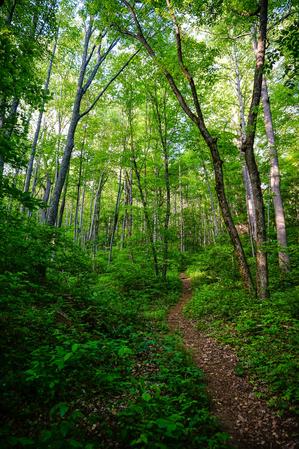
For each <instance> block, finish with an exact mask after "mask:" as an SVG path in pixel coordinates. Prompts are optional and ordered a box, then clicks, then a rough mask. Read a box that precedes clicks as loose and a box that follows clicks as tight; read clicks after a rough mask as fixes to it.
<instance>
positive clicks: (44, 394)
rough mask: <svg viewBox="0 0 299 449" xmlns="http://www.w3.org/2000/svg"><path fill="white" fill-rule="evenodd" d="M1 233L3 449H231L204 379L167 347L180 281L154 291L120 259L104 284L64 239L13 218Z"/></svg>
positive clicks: (142, 269)
mask: <svg viewBox="0 0 299 449" xmlns="http://www.w3.org/2000/svg"><path fill="white" fill-rule="evenodd" d="M4 230H5V232H2V234H3V235H4V238H3V239H2V240H1V246H0V249H1V251H0V254H1V268H2V273H3V274H1V276H0V283H1V289H0V291H1V295H0V301H1V302H0V304H1V312H2V314H1V321H0V323H1V336H2V338H1V348H0V349H1V369H2V370H3V377H2V379H3V380H2V383H1V397H2V405H3V410H4V416H5V418H4V419H3V420H2V423H1V436H0V441H1V447H3V448H14V447H16V448H23V447H29V448H30V447H32V448H36V447H38V448H39V449H43V448H45V449H46V448H47V449H54V448H55V449H59V448H63V449H65V448H67V449H71V448H76V447H77V448H84V449H92V448H93V449H96V448H105V449H106V448H107V447H108V448H109V447H111V448H112V447H116V446H117V447H120V448H124V449H125V448H129V447H133V448H140V449H141V448H150V447H154V448H170V447H171V448H185V447H190V448H194V449H195V448H198V447H201V448H214V449H220V448H221V449H224V448H226V447H228V446H227V443H226V440H227V437H226V435H225V434H223V433H221V432H219V429H218V425H217V423H216V421H215V419H214V418H213V417H212V416H211V415H210V413H209V409H208V401H207V397H206V393H205V387H204V383H203V377H202V373H201V371H200V370H198V369H197V368H195V367H194V366H193V365H192V363H191V361H190V357H189V356H188V355H187V354H186V353H185V352H184V350H183V349H182V347H181V343H180V341H178V340H177V339H176V338H174V337H170V336H165V329H166V325H165V321H164V317H165V313H166V310H167V308H168V307H169V305H170V304H173V303H174V301H175V300H176V299H177V297H178V293H179V282H178V280H177V273H173V275H172V276H170V277H169V279H168V282H167V284H162V283H159V282H158V283H155V282H153V279H154V278H153V273H152V268H151V265H150V263H149V262H148V261H147V260H146V259H145V257H144V255H142V254H139V258H138V260H137V261H135V263H132V261H131V262H130V263H128V262H127V260H128V259H127V258H126V256H128V254H126V252H125V251H124V252H123V253H120V255H119V257H118V258H115V261H114V262H113V264H112V265H110V266H109V270H107V265H106V270H105V272H104V273H103V272H102V273H101V274H98V275H96V274H95V272H92V270H91V261H90V259H89V258H88V256H87V254H86V253H84V252H83V251H82V250H81V249H80V248H79V246H78V245H76V244H74V243H73V242H72V241H71V240H70V239H69V238H68V237H66V236H65V235H64V233H63V232H61V231H59V230H57V229H53V228H48V227H46V226H40V225H38V224H37V223H36V222H35V221H34V220H31V219H24V217H22V218H20V217H19V216H18V215H17V214H15V215H10V214H8V213H6V214H3V215H2V217H1V231H4ZM98 262H100V261H98ZM101 266H102V267H103V264H102V263H96V268H97V270H102V269H101ZM4 267H5V270H6V271H4ZM135 281H136V282H135Z"/></svg>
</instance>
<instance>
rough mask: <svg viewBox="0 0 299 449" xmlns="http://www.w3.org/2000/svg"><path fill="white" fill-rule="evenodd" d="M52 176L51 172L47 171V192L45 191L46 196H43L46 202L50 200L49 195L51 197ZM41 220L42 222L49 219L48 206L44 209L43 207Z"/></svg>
mask: <svg viewBox="0 0 299 449" xmlns="http://www.w3.org/2000/svg"><path fill="white" fill-rule="evenodd" d="M51 184H52V181H51V176H50V174H49V173H47V175H46V187H45V192H44V196H43V201H44V202H45V203H47V202H48V201H49V197H50V192H51ZM41 221H42V223H45V222H46V221H47V208H46V207H45V208H44V209H42V211H41Z"/></svg>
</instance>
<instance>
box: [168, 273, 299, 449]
mask: <svg viewBox="0 0 299 449" xmlns="http://www.w3.org/2000/svg"><path fill="white" fill-rule="evenodd" d="M180 277H181V280H182V283H183V292H182V296H181V299H180V301H179V303H178V304H177V305H176V306H175V307H173V308H172V309H171V311H170V314H169V317H168V323H169V326H170V329H171V330H172V331H179V332H180V333H181V335H182V337H183V340H184V345H185V347H186V349H188V350H191V353H192V356H193V360H194V362H195V363H196V364H197V366H198V367H200V368H201V369H202V370H203V372H204V374H205V378H206V384H207V391H208V395H209V396H210V399H211V404H212V412H213V413H214V415H215V416H217V417H218V419H219V421H220V423H221V425H222V427H223V430H225V431H226V432H227V433H228V434H229V435H230V436H231V443H232V445H233V446H234V447H236V448H238V449H261V448H263V449H279V448H281V449H295V448H298V446H297V445H296V441H295V439H294V437H292V435H293V434H294V422H293V419H292V418H282V417H279V416H277V414H276V413H275V411H273V410H271V409H270V408H269V407H268V406H267V403H266V402H265V401H264V400H262V399H259V398H257V397H256V395H255V393H254V388H253V385H252V384H250V382H249V380H248V378H246V376H245V377H240V376H238V375H237V374H236V372H235V369H236V366H237V363H238V358H237V355H236V353H235V352H234V351H233V350H232V348H230V347H229V346H227V345H224V346H223V345H221V344H220V343H218V342H217V341H216V340H214V339H212V338H210V337H209V336H207V335H205V334H204V333H202V332H200V331H198V330H197V326H196V321H193V320H190V319H187V318H185V317H184V315H183V308H184V306H185V304H186V303H187V302H188V301H189V300H190V299H191V297H192V288H191V279H190V278H187V277H186V275H185V274H184V273H182V274H181V276H180Z"/></svg>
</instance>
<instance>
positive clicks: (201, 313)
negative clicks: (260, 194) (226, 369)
mask: <svg viewBox="0 0 299 449" xmlns="http://www.w3.org/2000/svg"><path fill="white" fill-rule="evenodd" d="M216 252H217V255H216ZM227 256H228V254H227V247H226V246H221V245H218V246H213V247H210V248H209V249H207V250H206V251H205V253H203V254H202V255H200V256H199V257H198V258H196V259H195V258H194V259H195V260H194V262H193V265H191V267H190V268H189V270H188V271H189V273H190V275H191V277H192V279H193V281H194V285H195V286H196V287H197V288H196V290H195V293H194V296H193V298H192V300H191V301H190V302H189V303H188V304H187V306H186V308H185V311H186V313H187V314H188V316H190V317H192V318H195V319H197V320H198V325H199V326H200V328H201V329H204V330H205V331H207V332H209V333H210V334H211V335H212V336H214V337H216V338H218V339H219V340H220V341H222V342H224V343H226V344H230V345H232V346H233V347H236V349H237V351H238V356H239V360H240V363H239V365H238V366H237V369H236V372H237V373H238V374H239V375H243V374H244V373H245V372H247V373H249V374H250V376H251V377H252V379H254V380H255V381H256V384H257V389H259V387H260V386H261V385H262V387H263V388H262V390H263V395H264V396H265V398H266V399H267V400H268V401H269V404H270V405H273V406H274V407H276V408H277V409H279V410H280V412H281V413H283V412H284V411H292V412H295V411H296V403H297V400H298V391H299V385H298V376H297V372H298V352H297V348H298V320H297V317H298V312H299V310H298V303H299V302H298V300H299V289H298V287H296V286H295V276H296V271H295V270H293V272H292V273H291V274H290V275H289V276H288V281H286V279H285V280H284V283H281V286H285V289H284V290H280V291H279V290H278V285H277V284H278V282H277V281H276V282H275V287H276V289H277V291H274V292H273V293H272V295H271V299H269V300H264V301H260V300H258V299H256V298H252V297H249V296H248V295H247V294H246V293H245V292H244V291H243V290H242V288H241V286H240V283H239V282H238V281H236V279H235V278H234V273H233V271H232V272H229V270H227V265H228V258H227ZM294 257H295V254H293V263H294ZM217 266H218V271H217V274H218V275H217V277H216V275H215V273H216V271H215V268H216V267H217ZM271 266H272V267H273V263H272V265H271ZM271 274H272V276H273V280H274V279H276V280H277V279H279V276H278V274H277V269H276V270H273V271H272V272H271ZM273 280H272V285H273Z"/></svg>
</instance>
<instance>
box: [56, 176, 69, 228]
mask: <svg viewBox="0 0 299 449" xmlns="http://www.w3.org/2000/svg"><path fill="white" fill-rule="evenodd" d="M68 181H69V172H67V175H66V181H65V184H64V186H63V193H62V201H61V205H60V209H59V216H58V223H57V227H58V228H61V226H62V220H63V214H64V209H65V203H66V193H67V188H68V183H69V182H68Z"/></svg>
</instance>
